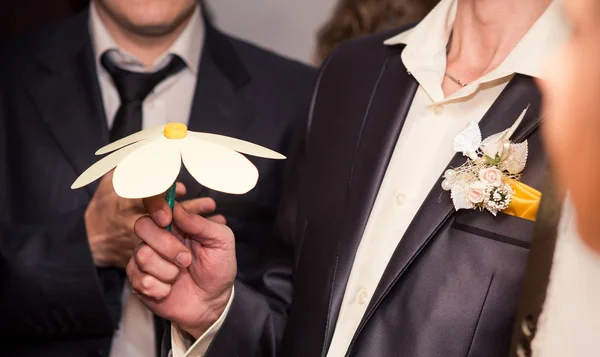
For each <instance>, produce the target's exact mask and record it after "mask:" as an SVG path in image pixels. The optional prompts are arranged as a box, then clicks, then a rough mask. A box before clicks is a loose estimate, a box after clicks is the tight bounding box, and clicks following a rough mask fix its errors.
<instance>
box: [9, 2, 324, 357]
mask: <svg viewBox="0 0 600 357" xmlns="http://www.w3.org/2000/svg"><path fill="white" fill-rule="evenodd" d="M4 51H5V52H4V53H3V56H2V57H1V59H0V61H1V66H0V75H1V76H2V78H1V82H0V84H1V85H2V88H1V89H0V90H1V92H2V93H1V94H0V192H1V193H0V274H1V275H0V289H1V290H0V293H1V295H0V316H1V317H0V336H1V337H0V338H1V339H2V340H4V341H0V345H2V347H3V352H6V349H5V347H10V346H12V347H14V348H15V351H16V352H14V351H11V353H16V354H15V355H43V356H61V357H68V356H84V355H87V354H88V353H92V355H94V354H99V355H105V354H106V353H107V350H108V348H109V347H110V339H111V336H112V333H113V331H114V329H115V327H116V322H115V321H113V320H114V319H111V316H110V313H109V312H111V309H112V310H113V311H112V312H114V310H115V309H116V310H118V311H120V307H119V306H118V305H119V303H120V297H119V293H118V292H119V289H115V287H116V284H117V282H116V281H115V280H112V279H110V278H108V279H105V278H103V279H102V284H100V281H99V280H100V279H99V277H98V275H97V271H96V268H95V267H94V264H93V261H92V257H91V253H90V249H89V246H88V242H87V238H86V232H85V226H84V220H83V216H84V211H85V208H86V206H87V204H88V202H89V201H90V199H91V197H92V195H93V194H94V191H95V189H96V187H97V184H98V182H96V183H95V184H92V185H90V186H87V187H86V188H84V189H80V190H76V191H73V190H71V189H70V185H71V184H72V182H73V181H74V180H75V179H76V178H77V176H78V175H80V174H81V173H82V172H83V171H84V170H85V169H86V168H87V167H88V166H90V165H91V164H93V163H94V162H95V161H96V160H98V157H96V156H95V155H94V152H95V150H97V149H98V148H100V147H102V146H103V145H105V144H107V143H108V141H109V135H108V129H107V124H106V123H107V122H106V117H105V113H104V109H103V104H102V100H101V95H100V88H99V85H98V82H97V76H96V70H95V65H94V57H93V54H92V47H91V43H90V37H89V33H88V16H87V11H86V12H84V13H83V14H81V15H78V16H77V17H75V18H73V19H71V20H69V21H67V22H64V23H62V24H60V25H58V26H57V27H55V28H53V29H50V30H47V31H46V32H45V33H42V34H39V35H36V36H34V37H32V38H29V39H27V40H24V41H20V42H18V43H16V44H15V46H13V47H11V48H7V49H4ZM315 78H316V73H314V71H313V70H312V69H310V68H308V67H306V66H304V65H301V64H299V63H295V62H293V61H290V60H286V59H283V58H281V57H278V56H276V55H274V54H272V53H270V52H267V51H265V50H262V49H259V48H257V47H255V46H252V45H250V44H248V43H245V42H242V41H239V40H236V39H233V38H231V37H229V36H226V35H224V34H222V33H221V32H219V31H217V30H216V29H215V28H213V27H212V26H211V25H210V23H207V26H206V39H205V46H204V50H203V54H202V58H201V61H200V66H199V73H198V84H197V88H196V92H195V98H194V103H193V108H192V111H191V116H190V121H189V128H190V130H194V131H205V132H211V133H219V134H224V135H228V136H233V137H238V138H241V139H244V140H248V141H251V142H255V143H258V144H260V145H263V146H265V147H268V148H271V149H274V150H277V151H279V152H282V153H283V154H287V151H288V148H289V144H290V141H291V133H292V131H293V128H294V126H295V125H297V124H296V123H297V120H296V119H297V118H299V117H300V115H301V114H305V113H306V108H307V107H308V104H309V100H310V98H309V97H310V91H311V89H312V87H313V85H314V80H315ZM173 105H178V104H177V103H173ZM250 159H251V160H252V161H253V162H254V163H255V164H256V166H257V167H258V170H259V172H260V175H261V176H260V179H259V182H258V184H257V186H256V187H255V188H254V189H253V190H252V191H250V192H249V193H248V194H246V195H241V196H240V195H228V194H222V193H217V192H213V191H210V190H208V189H205V188H203V187H201V186H199V185H198V184H195V181H194V180H193V179H191V176H189V174H186V173H185V172H184V173H183V174H182V177H181V180H182V181H184V183H186V186H187V187H188V198H189V197H198V196H211V197H213V198H215V200H216V202H217V204H218V207H219V208H218V210H219V212H220V213H222V214H224V215H225V216H226V217H227V218H228V220H229V222H230V224H231V227H232V228H233V230H234V232H235V233H236V237H237V251H238V254H239V256H238V258H239V266H240V269H241V270H240V274H242V277H243V273H244V272H245V269H246V266H247V265H248V263H249V261H250V260H251V259H253V258H254V257H255V254H256V252H257V251H258V250H259V248H260V247H261V246H262V244H263V240H264V239H265V237H266V236H267V231H268V230H269V229H270V227H271V226H272V224H273V220H274V217H275V212H276V206H277V204H278V202H279V198H280V191H281V182H282V177H283V168H284V166H285V162H284V161H276V160H266V159H255V158H250ZM101 285H102V286H101ZM103 290H104V291H103ZM108 302H113V304H112V305H111V304H109V303H108ZM115 304H116V305H115ZM115 306H116V307H115ZM20 339H21V340H20ZM23 341H25V342H23ZM12 342H16V343H14V344H13V343H12ZM9 350H10V348H9ZM17 352H18V353H17ZM19 353H20V354H19Z"/></svg>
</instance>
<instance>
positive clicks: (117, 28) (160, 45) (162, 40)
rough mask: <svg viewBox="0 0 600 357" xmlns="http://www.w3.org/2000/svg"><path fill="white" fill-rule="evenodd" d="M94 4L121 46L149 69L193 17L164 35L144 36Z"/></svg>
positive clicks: (103, 21) (99, 15)
mask: <svg viewBox="0 0 600 357" xmlns="http://www.w3.org/2000/svg"><path fill="white" fill-rule="evenodd" d="M92 6H96V11H97V13H98V17H99V18H100V20H101V21H102V23H103V24H104V26H105V27H106V29H107V30H108V32H109V33H110V35H111V36H112V38H113V39H114V41H115V42H116V43H117V44H118V45H119V47H120V48H122V49H123V50H125V51H127V52H128V53H130V54H132V55H133V56H135V57H136V58H137V59H138V60H139V61H140V62H141V63H142V64H143V65H144V66H145V67H146V68H148V69H150V68H151V67H152V65H153V64H154V62H155V61H156V60H157V59H158V58H159V57H160V56H161V55H163V54H164V53H165V52H166V51H167V50H168V49H169V48H170V47H171V45H173V43H174V42H175V41H176V40H177V38H178V37H179V35H181V33H182V32H183V30H184V29H185V27H186V26H187V24H188V23H189V21H190V19H191V18H192V16H191V15H190V16H189V17H188V18H187V19H186V20H185V21H182V22H181V23H180V24H179V25H178V26H177V27H176V28H174V29H173V30H172V31H170V32H169V33H166V34H164V35H157V36H144V35H140V34H138V33H135V32H133V31H130V30H129V29H127V28H125V27H123V26H121V25H120V24H118V23H117V22H116V21H115V20H114V19H113V18H112V16H111V15H110V14H109V13H107V11H106V9H104V8H103V7H102V6H101V5H97V4H95V3H94V2H92Z"/></svg>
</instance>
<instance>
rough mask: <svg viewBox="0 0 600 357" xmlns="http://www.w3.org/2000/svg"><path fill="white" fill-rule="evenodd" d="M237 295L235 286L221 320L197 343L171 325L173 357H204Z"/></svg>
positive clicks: (220, 317)
mask: <svg viewBox="0 0 600 357" xmlns="http://www.w3.org/2000/svg"><path fill="white" fill-rule="evenodd" d="M234 295H235V286H234V287H233V289H232V290H231V296H230V297H229V301H228V302H227V306H225V310H223V313H222V314H221V316H219V319H218V320H217V321H215V323H214V324H212V326H210V327H209V328H208V330H206V332H204V334H203V335H202V336H200V338H199V339H197V340H196V341H195V342H194V340H193V337H192V336H190V335H189V334H187V333H186V332H184V331H182V330H181V329H179V327H177V325H175V324H174V323H171V348H172V351H171V353H172V356H173V357H204V355H205V354H206V351H207V350H208V346H210V343H211V342H212V340H213V339H214V338H215V336H216V335H217V332H219V330H220V329H221V326H222V325H223V322H224V321H225V318H226V317H227V314H228V313H229V309H230V307H231V303H232V302H233V296H234Z"/></svg>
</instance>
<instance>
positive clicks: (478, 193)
mask: <svg viewBox="0 0 600 357" xmlns="http://www.w3.org/2000/svg"><path fill="white" fill-rule="evenodd" d="M485 194H486V184H485V183H483V182H481V181H475V182H473V183H472V184H471V186H470V187H469V192H468V193H467V198H468V199H469V201H471V202H473V203H474V204H478V203H481V202H483V200H484V199H485Z"/></svg>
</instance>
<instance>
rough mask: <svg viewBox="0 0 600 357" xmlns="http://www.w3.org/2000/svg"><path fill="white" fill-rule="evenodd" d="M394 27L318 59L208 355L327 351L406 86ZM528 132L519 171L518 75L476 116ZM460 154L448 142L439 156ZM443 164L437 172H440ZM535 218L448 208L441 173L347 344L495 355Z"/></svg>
mask: <svg viewBox="0 0 600 357" xmlns="http://www.w3.org/2000/svg"><path fill="white" fill-rule="evenodd" d="M398 31H399V30H395V31H393V32H387V33H383V34H378V35H374V36H371V37H366V38H362V39H358V40H355V41H352V42H349V43H347V44H343V45H342V46H341V47H340V48H339V49H338V50H337V51H336V52H335V53H334V54H333V55H332V56H331V57H330V58H329V59H328V61H327V62H326V64H325V65H324V66H323V68H322V69H321V71H320V74H319V79H318V81H317V85H316V89H315V91H314V96H313V102H312V105H311V107H310V115H309V116H308V121H307V123H306V125H305V128H304V131H303V133H302V134H300V135H299V137H298V149H297V151H296V154H295V157H294V159H293V160H294V163H293V169H292V173H291V175H290V176H289V180H288V181H287V183H286V188H285V189H284V198H283V201H282V205H281V207H280V211H279V214H278V219H277V221H276V234H275V235H274V236H273V239H272V240H271V241H270V243H269V244H268V245H267V247H266V250H265V253H264V254H265V255H264V257H263V258H262V259H261V262H262V263H263V264H262V265H261V266H260V267H259V268H258V269H256V271H255V274H254V278H253V280H252V284H244V283H242V282H237V283H236V293H235V299H234V301H233V304H232V307H231V310H230V312H229V314H228V316H227V318H226V319H225V321H224V324H223V326H222V329H221V330H220V332H219V333H218V335H217V336H216V338H215V339H214V340H213V343H212V345H211V347H210V349H209V351H208V356H209V357H221V356H264V357H267V356H268V357H271V356H275V355H278V356H282V357H296V356H297V357H307V356H311V357H313V356H325V354H326V353H327V350H328V348H329V345H330V343H331V338H332V335H333V332H334V329H335V327H336V326H335V324H336V320H337V317H338V314H339V311H340V304H341V302H342V298H343V296H344V289H345V285H346V282H347V280H348V277H349V274H350V270H351V267H352V263H353V260H354V255H355V253H356V249H357V247H358V244H359V242H360V240H361V237H362V234H363V231H364V229H365V225H366V223H367V220H368V217H369V214H370V211H371V208H372V206H373V203H374V201H375V198H376V195H377V193H378V190H379V187H380V184H381V182H382V179H383V176H384V174H385V171H386V168H387V165H388V162H389V160H390V157H391V155H392V152H393V150H394V147H395V144H396V141H397V139H398V136H399V133H400V131H401V130H402V125H403V123H404V120H405V117H406V115H407V113H408V110H409V108H410V106H411V103H412V100H413V97H414V94H415V92H416V90H417V88H418V84H417V82H416V81H415V79H414V78H413V77H411V75H410V74H409V73H408V72H407V70H406V68H405V67H404V65H403V63H402V59H401V53H402V50H403V48H404V45H396V46H392V47H388V46H384V45H383V41H384V40H385V39H386V38H389V37H391V36H392V35H394V34H396V33H398ZM527 105H531V107H530V108H529V111H528V112H527V115H526V116H525V118H524V120H523V122H522V124H521V126H520V127H519V129H518V130H517V132H516V133H515V134H514V136H513V140H515V141H517V142H520V141H523V140H525V139H527V140H529V160H528V164H527V168H526V169H525V170H524V172H523V178H522V181H523V182H524V183H526V184H528V185H531V186H533V187H536V188H539V184H540V180H541V176H542V175H540V173H543V172H544V169H545V166H546V155H545V153H544V151H543V149H542V146H541V140H540V132H539V130H538V127H539V124H540V116H539V110H540V93H539V91H538V89H537V88H536V86H535V83H534V81H533V79H532V78H529V77H526V76H522V75H516V76H515V77H514V78H513V79H512V80H511V82H510V83H509V84H508V86H507V87H506V89H505V90H504V91H503V93H502V94H501V95H500V97H499V98H498V99H497V100H496V101H495V103H494V104H493V105H492V107H491V108H490V109H489V111H488V112H487V113H486V114H485V116H484V117H483V119H482V120H481V122H480V127H481V130H482V132H483V137H487V136H489V135H491V134H494V133H498V132H501V131H503V130H505V129H506V128H508V127H510V125H512V124H513V123H514V121H515V120H516V119H517V117H518V116H519V114H520V113H521V111H522V110H523V109H525V107H526V106H527ZM415 155H418V153H415ZM464 161H465V158H464V157H463V156H462V155H461V154H457V155H456V156H455V157H454V158H453V159H452V161H450V162H449V163H448V167H457V166H459V165H461V164H462V163H463V162H464ZM442 173H443V171H442V172H440V177H441V175H442ZM533 224H534V222H531V221H527V220H524V219H520V218H516V217H513V216H509V215H505V214H502V213H499V214H498V216H497V217H494V216H492V215H491V214H490V213H487V212H479V211H475V210H462V211H459V212H456V211H455V210H454V208H453V205H452V202H451V199H450V194H449V193H448V192H445V191H443V190H442V188H441V179H440V180H439V181H438V182H437V183H436V184H435V185H434V186H433V187H432V188H431V192H430V194H429V196H428V197H427V198H426V200H425V201H424V203H423V205H422V206H421V208H420V210H419V212H418V213H417V215H416V217H415V218H414V220H413V221H412V223H411V225H410V227H409V228H408V230H407V232H406V234H405V235H404V237H403V238H402V240H401V241H400V243H399V245H398V247H397V248H396V250H395V252H394V253H393V256H392V259H391V261H390V263H389V264H388V266H387V269H386V271H385V273H384V274H383V277H382V278H381V281H380V282H379V285H378V287H377V290H376V291H375V292H374V295H373V297H372V300H371V303H370V305H369V306H368V308H367V311H366V314H365V316H364V318H363V320H362V322H361V323H360V326H359V327H358V330H357V331H356V333H355V335H354V338H353V340H352V344H351V346H350V350H349V352H348V356H356V357H359V356H360V357H374V356H377V357H387V356H389V357H391V356H405V357H434V356H439V357H464V356H472V357H474V356H481V357H505V356H506V355H507V353H508V349H509V343H510V334H511V328H512V326H513V319H514V316H515V309H516V305H517V298H518V293H519V288H520V283H521V280H522V276H523V271H524V268H525V264H526V260H527V255H528V252H529V245H530V237H531V232H532V227H533Z"/></svg>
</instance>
